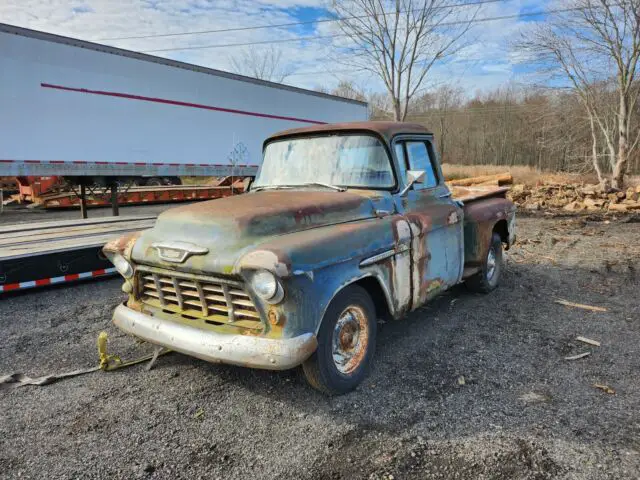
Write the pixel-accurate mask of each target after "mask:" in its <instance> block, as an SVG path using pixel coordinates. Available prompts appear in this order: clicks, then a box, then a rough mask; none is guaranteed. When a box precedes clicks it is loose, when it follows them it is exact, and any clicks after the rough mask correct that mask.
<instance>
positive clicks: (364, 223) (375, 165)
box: [104, 122, 515, 394]
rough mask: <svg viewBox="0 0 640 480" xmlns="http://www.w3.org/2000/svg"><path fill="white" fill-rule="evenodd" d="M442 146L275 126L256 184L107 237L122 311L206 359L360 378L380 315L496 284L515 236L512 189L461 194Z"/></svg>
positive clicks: (122, 316) (379, 126) (320, 379)
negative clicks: (443, 161) (448, 177)
mask: <svg viewBox="0 0 640 480" xmlns="http://www.w3.org/2000/svg"><path fill="white" fill-rule="evenodd" d="M435 152H436V151H435V148H434V140H433V135H431V134H430V133H429V132H428V131H427V130H426V129H425V128H424V127H422V126H420V125H413V124H407V123H392V122H362V123H346V124H335V125H321V126H314V127H310V128H302V129H296V130H289V131H285V132H281V133H278V134H276V135H273V136H272V137H271V138H269V139H267V140H266V141H265V143H264V160H263V163H262V166H261V168H260V170H259V172H258V175H257V177H256V179H255V181H254V182H253V184H252V185H251V187H250V189H249V191H248V192H247V193H244V194H241V195H238V196H235V197H229V198H222V199H218V200H212V201H207V202H202V203H197V204H192V205H187V206H182V207H178V208H173V209H170V210H167V211H166V212H164V213H162V214H161V215H160V216H159V217H158V219H157V223H156V225H155V227H154V228H152V229H150V230H146V231H144V232H141V233H136V234H132V235H128V236H125V237H122V238H120V239H118V240H115V241H113V242H111V243H109V244H108V245H106V246H105V247H104V253H105V254H106V255H107V256H108V257H109V258H110V259H111V261H112V262H113V264H114V265H115V266H116V268H117V270H118V271H119V272H120V273H121V274H122V276H123V277H124V278H125V283H124V285H123V290H124V291H125V292H126V293H127V294H128V298H127V300H126V302H124V303H122V304H121V305H119V306H118V307H117V308H116V310H115V312H114V314H113V321H114V322H115V324H116V325H117V326H118V327H119V328H121V329H122V330H124V331H125V332H128V333H130V334H132V335H135V336H136V337H139V338H141V339H143V340H146V341H148V342H150V343H152V344H156V345H161V346H165V347H167V348H170V349H172V350H175V351H178V352H182V353H185V354H187V355H192V356H194V357H198V358H201V359H204V360H207V361H211V362H222V363H229V364H235V365H244V366H247V367H256V368H266V369H273V370H280V369H289V368H293V367H296V366H299V365H302V368H303V371H304V373H305V376H306V378H307V380H308V381H309V383H310V384H311V385H312V386H313V387H315V388H317V389H319V390H321V391H323V392H326V393H329V394H338V393H344V392H347V391H349V390H351V389H353V388H355V387H356V386H357V385H358V384H359V383H360V382H361V381H362V379H363V378H364V376H365V375H366V374H367V372H368V370H369V369H370V366H371V363H372V360H373V356H374V349H375V344H376V327H377V324H378V319H398V318H401V317H402V316H404V315H405V314H406V313H407V312H410V311H412V310H415V309H416V308H418V307H420V306H421V305H422V304H424V303H425V302H427V301H428V300H429V299H431V298H432V297H433V296H435V295H437V294H438V293H440V292H442V291H444V290H446V289H447V288H449V287H452V286H454V285H456V284H458V283H460V282H462V281H464V282H465V283H466V284H467V285H468V286H469V287H470V288H471V290H474V291H478V292H489V291H491V290H493V289H494V288H495V287H496V286H497V285H498V282H499V280H500V276H501V273H502V270H503V246H506V248H508V247H509V245H511V244H512V243H513V242H514V241H515V220H514V213H515V207H514V205H513V204H512V203H511V202H510V201H508V200H507V199H506V198H505V191H506V190H507V189H506V188H500V187H477V188H459V189H457V190H454V191H453V192H452V191H451V190H450V189H449V188H448V187H447V185H446V184H445V183H444V181H443V176H442V171H441V169H440V165H439V163H438V159H437V155H436V153H435ZM452 193H453V195H452Z"/></svg>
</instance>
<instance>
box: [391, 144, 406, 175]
mask: <svg viewBox="0 0 640 480" xmlns="http://www.w3.org/2000/svg"><path fill="white" fill-rule="evenodd" d="M394 148H395V150H396V158H397V159H398V167H399V169H400V170H399V172H398V173H399V175H400V178H401V179H402V181H405V180H406V178H407V159H406V157H405V155H404V143H402V142H398V143H396V144H395V147H394Z"/></svg>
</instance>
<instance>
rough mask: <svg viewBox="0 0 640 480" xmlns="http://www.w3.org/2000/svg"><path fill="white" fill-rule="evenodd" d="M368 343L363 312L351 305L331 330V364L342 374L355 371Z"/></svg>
mask: <svg viewBox="0 0 640 480" xmlns="http://www.w3.org/2000/svg"><path fill="white" fill-rule="evenodd" d="M368 343H369V322H368V321H367V316H366V314H365V313H364V310H363V309H362V308H360V307H358V306H355V305H351V306H349V307H347V308H345V309H344V311H343V312H342V313H341V314H340V317H338V321H337V322H336V325H335V327H334V329H333V338H332V342H331V347H332V349H331V354H332V357H333V363H334V365H335V366H336V368H337V369H338V371H339V372H340V373H342V374H345V375H348V374H351V373H352V372H353V371H354V370H356V369H357V368H358V367H359V366H360V364H361V363H362V360H363V359H364V356H365V353H366V351H367V344H368Z"/></svg>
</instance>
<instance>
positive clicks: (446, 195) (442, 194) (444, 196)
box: [438, 192, 451, 198]
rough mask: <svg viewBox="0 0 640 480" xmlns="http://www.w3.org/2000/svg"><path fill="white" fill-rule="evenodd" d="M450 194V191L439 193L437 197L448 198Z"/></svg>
mask: <svg viewBox="0 0 640 480" xmlns="http://www.w3.org/2000/svg"><path fill="white" fill-rule="evenodd" d="M450 196H451V192H447V193H441V194H440V195H438V198H449V197H450Z"/></svg>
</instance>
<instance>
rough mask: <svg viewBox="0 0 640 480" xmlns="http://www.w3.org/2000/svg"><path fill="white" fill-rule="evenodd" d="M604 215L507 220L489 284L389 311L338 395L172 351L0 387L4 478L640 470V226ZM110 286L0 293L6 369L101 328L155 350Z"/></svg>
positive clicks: (43, 366) (61, 351)
mask: <svg viewBox="0 0 640 480" xmlns="http://www.w3.org/2000/svg"><path fill="white" fill-rule="evenodd" d="M597 220H598V219H588V218H584V217H581V218H568V219H548V218H522V219H520V221H519V238H520V240H521V244H520V246H518V247H515V248H514V249H512V251H511V252H510V255H509V267H508V269H507V271H506V273H505V277H504V279H503V284H502V286H501V287H500V288H499V289H498V290H497V291H495V292H493V293H491V294H489V295H488V296H482V295H474V294H471V293H469V292H468V291H467V290H466V289H465V288H464V287H462V286H461V287H458V288H455V289H453V290H452V291H450V292H448V293H446V294H444V295H443V296H441V297H439V298H438V299H436V301H434V302H433V303H431V304H429V305H428V306H426V307H424V308H421V309H419V310H418V311H416V312H414V313H412V314H411V315H410V316H409V317H408V318H407V319H406V320H404V321H402V322H393V323H387V324H384V325H382V326H381V330H380V333H379V335H378V343H377V347H376V348H377V352H376V361H375V366H374V370H373V372H372V374H371V375H370V376H369V378H368V379H367V380H366V381H365V382H364V383H363V384H362V385H361V387H360V388H358V389H357V390H356V391H354V392H352V393H350V394H348V395H344V396H341V397H334V398H327V397H324V396H322V395H320V394H318V393H316V392H315V391H314V390H312V389H310V388H309V387H308V386H307V385H306V384H305V382H304V380H303V378H302V376H301V374H300V373H299V372H298V371H288V372H282V373H273V372H264V371H257V370H249V369H242V368H236V367H230V366H219V365H218V366H217V365H212V364H207V363H205V362H202V361H199V360H196V359H192V358H189V357H186V356H183V355H179V354H171V355H168V356H165V357H162V358H161V359H160V360H159V362H158V364H157V365H156V367H155V368H154V369H153V370H151V371H150V372H147V371H146V370H145V369H144V367H143V366H142V365H138V366H134V367H131V368H127V369H122V370H118V371H115V372H107V373H105V372H95V373H91V374H88V375H84V376H81V377H76V378H71V379H66V380H62V381H60V382H58V383H54V384H51V385H48V386H45V387H32V386H27V387H23V388H18V389H14V390H9V391H4V392H0V411H1V412H2V416H1V418H0V476H1V477H4V478H16V477H23V478H42V477H49V478H110V479H111V478H135V477H138V478H221V479H222V478H224V479H233V478H283V479H288V478H291V479H312V478H313V479H315V478H332V479H338V478H344V479H351V478H365V479H392V478H395V479H402V478H416V479H431V478H454V479H474V480H475V479H543V478H567V479H585V478H589V479H603V478H611V479H614V478H615V479H619V478H639V477H640V409H639V407H640V386H639V382H638V378H639V375H638V372H639V371H640V357H639V356H638V345H640V318H639V317H640V315H639V314H640V299H639V294H638V292H639V288H638V287H639V279H638V277H637V272H638V269H639V268H640V251H639V247H638V244H639V242H638V238H639V235H640V224H638V223H632V222H629V223H624V222H622V223H621V222H619V221H611V222H610V223H605V222H602V221H597ZM120 283H121V282H120V281H119V280H117V279H111V280H104V281H96V282H92V283H83V284H79V285H75V286H65V287H60V288H51V289H48V290H42V291H37V292H36V291H30V292H24V293H20V294H15V295H12V296H5V297H4V298H1V297H0V298H1V300H0V332H1V333H0V345H2V347H1V348H0V375H2V374H8V373H13V372H23V373H26V374H28V375H31V376H37V375H43V374H48V373H54V372H64V371H68V370H73V369H75V368H79V367H88V366H91V365H94V364H95V363H96V351H95V340H96V337H97V334H98V332H100V331H101V330H106V331H107V332H108V333H109V335H110V337H109V338H110V343H109V346H110V350H112V351H113V352H115V353H118V354H120V355H121V356H122V357H123V359H127V358H134V357H136V356H138V355H141V354H142V353H146V352H148V349H149V347H148V346H137V345H136V344H135V342H134V341H133V340H132V339H131V338H129V337H126V336H124V335H122V334H120V333H119V332H118V331H117V330H116V329H115V328H114V327H113V326H112V325H111V324H110V319H109V318H110V313H111V311H112V310H113V308H114V307H115V306H116V305H117V303H118V302H119V301H120V299H121V298H122V294H121V293H120V291H119V289H120ZM556 298H564V299H567V300H570V301H574V302H580V303H586V304H590V305H598V306H602V307H605V308H606V309H607V311H606V312H591V311H587V310H582V309H578V308H570V307H565V306H562V305H559V304H557V303H555V302H554V299H556ZM577 335H583V336H585V337H589V338H592V339H596V340H599V341H601V342H602V346H601V347H593V346H589V345H585V344H582V343H580V342H578V341H576V340H575V338H576V336H577ZM585 351H590V352H591V355H590V356H589V357H586V358H583V359H581V360H575V361H567V360H564V357H565V356H567V355H572V354H577V353H580V352H585ZM594 384H604V385H607V386H609V387H611V388H612V389H613V390H614V391H615V393H613V394H610V393H606V392H604V391H602V390H599V389H597V388H595V387H594V386H593V385H594Z"/></svg>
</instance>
